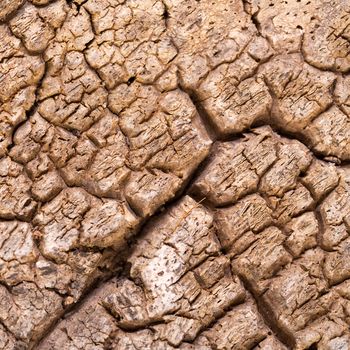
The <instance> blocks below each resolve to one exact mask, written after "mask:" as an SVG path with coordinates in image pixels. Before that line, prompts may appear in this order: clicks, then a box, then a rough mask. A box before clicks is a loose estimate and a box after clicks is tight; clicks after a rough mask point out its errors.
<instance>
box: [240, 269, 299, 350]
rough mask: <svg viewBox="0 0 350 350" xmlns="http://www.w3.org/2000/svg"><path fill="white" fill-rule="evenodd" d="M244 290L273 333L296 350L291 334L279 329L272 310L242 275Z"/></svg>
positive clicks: (287, 345)
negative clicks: (247, 292) (249, 295)
mask: <svg viewBox="0 0 350 350" xmlns="http://www.w3.org/2000/svg"><path fill="white" fill-rule="evenodd" d="M238 276H239V278H240V280H241V282H242V284H243V286H244V288H245V289H246V290H247V291H249V293H250V294H251V296H252V298H253V299H254V301H255V303H256V305H257V308H258V311H259V313H260V315H261V316H262V317H263V319H264V321H265V323H266V325H267V326H268V327H269V328H270V329H271V330H272V331H273V333H274V334H275V336H276V338H277V339H278V340H279V341H280V342H281V343H282V344H284V345H285V346H286V347H287V348H288V349H294V348H295V341H294V338H293V336H292V335H291V334H288V333H287V332H285V331H284V330H283V329H282V328H281V327H279V325H278V323H277V320H276V318H275V316H274V314H273V312H272V310H271V308H270V307H269V306H268V305H267V304H266V303H264V301H263V299H262V298H259V296H257V295H256V294H255V293H254V291H253V288H252V286H251V284H250V282H249V281H248V280H246V279H245V278H244V277H243V276H242V275H240V274H238Z"/></svg>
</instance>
